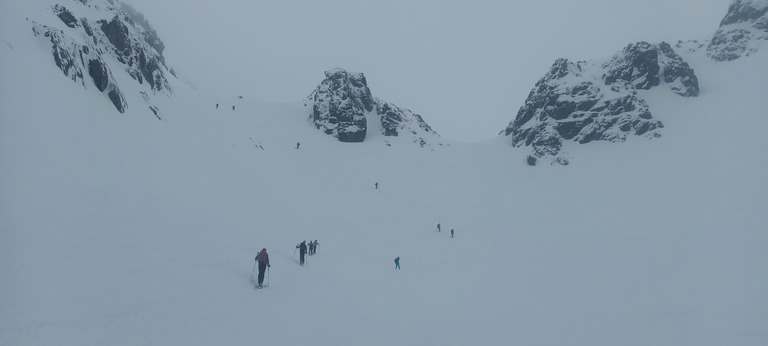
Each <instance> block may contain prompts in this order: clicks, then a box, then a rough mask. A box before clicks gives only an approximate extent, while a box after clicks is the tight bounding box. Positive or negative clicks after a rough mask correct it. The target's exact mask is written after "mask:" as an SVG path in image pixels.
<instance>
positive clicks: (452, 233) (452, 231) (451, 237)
mask: <svg viewBox="0 0 768 346" xmlns="http://www.w3.org/2000/svg"><path fill="white" fill-rule="evenodd" d="M451 238H453V228H451Z"/></svg>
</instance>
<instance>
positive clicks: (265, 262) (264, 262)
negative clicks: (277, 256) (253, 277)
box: [256, 248, 272, 288]
mask: <svg viewBox="0 0 768 346" xmlns="http://www.w3.org/2000/svg"><path fill="white" fill-rule="evenodd" d="M256 262H259V288H261V287H262V286H261V283H262V282H264V271H265V270H266V269H267V268H271V267H272V266H271V265H269V255H267V249H266V248H264V249H261V252H259V254H258V255H256Z"/></svg>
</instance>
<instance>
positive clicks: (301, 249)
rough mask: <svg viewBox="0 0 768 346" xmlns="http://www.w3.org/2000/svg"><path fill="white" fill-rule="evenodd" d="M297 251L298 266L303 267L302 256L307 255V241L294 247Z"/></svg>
mask: <svg viewBox="0 0 768 346" xmlns="http://www.w3.org/2000/svg"><path fill="white" fill-rule="evenodd" d="M296 248H297V249H299V265H302V266H303V265H304V255H305V254H306V253H307V241H306V240H305V241H302V242H301V244H299V245H296Z"/></svg>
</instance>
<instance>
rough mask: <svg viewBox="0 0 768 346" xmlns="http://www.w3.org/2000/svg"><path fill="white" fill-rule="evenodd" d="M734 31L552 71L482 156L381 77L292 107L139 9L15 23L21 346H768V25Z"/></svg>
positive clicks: (734, 12) (320, 88)
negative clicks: (227, 78)
mask: <svg viewBox="0 0 768 346" xmlns="http://www.w3.org/2000/svg"><path fill="white" fill-rule="evenodd" d="M243 6H245V5H243ZM265 6H266V5H265ZM727 8H728V6H723V12H722V13H721V14H720V16H719V17H720V18H718V19H716V20H715V21H714V22H713V23H712V26H713V30H712V31H711V32H703V33H701V35H700V36H701V37H703V38H704V39H701V38H700V37H694V38H692V39H691V40H689V38H688V37H681V38H680V41H669V42H666V43H663V42H661V40H652V39H651V38H648V39H647V40H646V39H645V38H642V39H636V38H634V37H632V38H630V37H628V38H627V40H626V41H625V42H623V43H622V44H621V45H619V46H614V47H608V48H605V49H606V50H603V51H601V52H596V53H595V55H594V56H592V57H588V59H590V60H585V61H580V60H578V59H580V58H578V57H577V58H573V57H572V56H570V55H567V56H558V57H557V58H563V59H556V58H553V59H551V60H550V61H547V62H546V64H544V67H543V68H542V69H541V70H539V71H537V79H538V80H540V82H539V83H535V80H533V81H527V82H524V81H519V82H520V83H521V84H524V85H523V86H519V88H523V89H525V94H524V95H521V96H520V97H519V100H520V101H519V102H514V101H513V100H511V99H510V100H507V101H506V102H507V103H508V104H507V105H505V109H507V110H509V113H508V114H507V115H506V118H505V119H506V120H505V122H503V123H501V124H498V125H494V126H495V127H494V129H495V133H491V134H490V135H489V138H490V139H488V140H485V141H483V142H480V143H461V142H458V141H455V140H454V139H453V138H452V137H450V136H445V135H443V133H442V132H441V131H439V130H436V129H435V128H433V127H432V122H431V120H430V117H429V114H428V113H426V111H427V110H422V109H419V108H416V107H413V106H411V105H409V104H400V102H398V100H393V99H391V98H390V97H389V95H390V94H389V93H388V92H387V91H384V92H380V91H379V90H380V89H379V88H377V84H376V80H377V78H374V77H373V76H377V77H378V76H380V74H379V73H373V76H372V74H371V73H370V72H369V70H367V69H358V68H357V67H356V66H346V65H341V66H339V65H335V66H326V67H323V68H322V69H317V70H314V71H312V73H311V76H310V77H308V78H310V79H311V80H312V82H311V83H306V84H304V83H288V82H287V81H286V84H281V87H282V86H284V85H290V87H291V88H295V89H296V90H298V91H297V92H298V93H299V94H300V95H301V97H298V98H296V99H295V100H293V101H292V102H266V101H265V100H264V99H259V97H265V98H267V99H269V98H270V97H269V96H266V95H268V94H262V93H260V91H258V90H263V88H265V87H263V85H265V84H266V85H269V84H270V83H269V80H263V79H259V78H255V77H253V76H252V75H249V74H248V73H245V72H244V73H243V80H247V85H248V86H253V89H252V90H254V91H253V92H249V89H248V88H246V87H244V85H246V84H240V82H238V83H233V84H238V86H237V89H236V90H243V89H245V90H243V92H242V93H234V92H231V91H230V90H229V88H230V87H231V86H229V85H217V84H212V85H207V84H208V83H209V82H212V81H213V80H214V79H205V78H203V79H201V80H198V81H195V80H194V78H190V77H189V76H191V75H194V74H195V73H193V72H192V71H189V70H188V69H187V68H183V69H177V68H176V66H178V65H182V66H190V65H194V64H192V63H189V62H188V61H191V60H193V59H192V57H186V56H185V55H183V54H182V55H175V56H174V55H173V54H170V51H171V48H170V47H172V46H173V45H174V43H173V42H172V41H171V40H169V39H168V38H166V37H165V36H164V35H163V32H164V31H163V30H162V29H158V30H155V29H157V28H162V27H166V28H167V27H168V23H162V24H158V23H155V22H154V21H153V20H152V17H150V16H144V15H142V14H140V11H141V10H142V9H141V8H140V7H138V6H137V7H135V8H133V9H131V8H128V7H125V6H123V5H122V3H120V2H118V1H113V0H59V1H54V0H50V1H39V2H38V1H35V2H26V1H14V2H3V3H1V4H0V62H2V63H0V280H2V287H3V289H2V290H0V344H3V345H5V344H8V345H38V344H56V345H105V344H106V345H136V344H158V345H168V344H172V345H175V344H192V345H210V344H229V345H250V344H254V343H258V344H262V343H266V344H270V345H274V344H276V345H294V344H302V343H313V344H318V345H361V344H362V345H385V344H386V345H393V344H395V345H408V344H417V345H446V344H448V345H499V344H524V345H530V344H534V345H538V344H541V345H554V344H577V345H586V344H600V345H602V344H643V345H756V344H757V345H760V344H765V343H766V341H768V334H766V332H765V326H766V325H768V299H766V298H768V296H766V292H768V277H767V276H766V275H763V273H764V272H765V271H764V268H763V267H764V264H765V263H768V233H767V232H766V229H768V213H766V212H765V211H766V210H768V183H766V181H765V177H766V176H768V157H766V156H765V155H764V151H765V148H766V147H768V140H766V137H765V133H766V130H768V117H766V116H765V115H766V109H768V98H765V95H767V94H768V85H767V84H766V81H768V52H767V50H768V49H766V46H765V43H766V42H765V41H766V39H765V38H766V35H764V29H766V28H768V27H766V26H764V25H763V23H765V20H766V19H765V18H766V17H765V9H766V8H768V2H766V1H755V0H751V1H744V0H738V1H734V2H733V4H732V6H730V10H729V11H727V12H726V9H727ZM176 9H177V10H179V11H182V10H184V8H183V7H178V8H176ZM609 9H610V8H607V9H606V11H608V10H609ZM761 11H762V12H761ZM210 15H219V14H210ZM193 17H194V16H193ZM370 17H374V16H373V15H372V16H370ZM721 18H724V19H723V20H722V21H720V23H721V29H720V30H718V31H717V33H715V29H716V28H717V21H718V20H720V19H721ZM184 20H188V19H184ZM371 20H372V21H376V19H375V18H372V19H371ZM233 22H234V23H235V24H237V25H238V26H235V27H238V28H243V27H246V26H245V25H246V23H245V22H239V23H238V22H237V21H233ZM200 25H202V24H200ZM233 25H234V24H233ZM678 25H682V24H680V23H678ZM210 30H211V31H212V32H216V31H215V30H214V29H210ZM242 30H244V32H247V31H248V30H247V29H242ZM733 30H744V31H739V32H740V33H744V35H736V36H734V35H733V33H734V31H733ZM313 32H323V31H322V30H319V31H318V30H316V31H313ZM324 34H325V33H324ZM233 35H234V34H233ZM238 35H240V34H239V33H238V34H236V35H234V37H240V36H238ZM328 35H330V34H328ZM542 35H543V36H542V37H541V39H544V37H546V35H544V34H542ZM191 36H195V39H197V40H200V39H202V38H203V37H204V36H205V35H203V36H197V35H191ZM275 36H276V37H280V35H279V33H276V34H275ZM331 37H332V36H331ZM733 37H738V39H731V38H733ZM709 38H713V39H712V40H709ZM744 38H746V40H743V39H744ZM537 39H538V38H537ZM644 40H645V41H644ZM201 42H203V43H204V42H206V41H205V40H203V41H201ZM203 43H200V47H201V49H203V47H206V45H205V44H203ZM166 47H168V48H166ZM622 47H624V48H622ZM742 48H743V49H742ZM212 49H213V48H212ZM214 50H215V49H214ZM606 51H608V52H609V53H607V54H606V53H605V52H606ZM229 53H230V52H226V51H221V52H219V53H217V54H218V60H216V63H217V64H228V63H232V64H235V62H237V61H238V60H239V59H240V58H239V57H238V58H235V57H233V56H231V55H229ZM721 53H724V54H725V55H722V54H721ZM190 54H191V53H190ZM736 54H738V56H737V57H734V56H735V55H736ZM720 56H727V57H728V59H719V58H716V57H720ZM172 57H173V58H172ZM230 58H232V60H229V59H230ZM731 58H732V59H731ZM185 59H189V60H185ZM248 61H249V64H242V65H238V64H236V65H238V66H241V67H240V68H241V69H242V70H244V71H245V70H247V69H248V68H249V66H254V65H260V64H261V62H260V61H259V60H258V57H257V56H250V57H248ZM553 63H554V64H553ZM513 65H514V68H515V69H520V70H527V69H529V67H528V66H526V65H523V66H522V67H521V66H520V65H516V64H513ZM336 67H338V68H336ZM198 68H200V69H206V68H207V66H206V65H202V66H199V67H198ZM303 68H305V67H303V66H297V67H296V73H299V71H301V70H302V69H303ZM510 68H513V67H510ZM466 72H467V71H464V70H462V71H460V73H458V74H456V75H454V76H453V79H454V80H455V81H456V83H455V84H456V85H466V84H467V83H469V84H472V83H471V82H469V81H465V80H463V79H461V78H460V76H466V74H465V73H466ZM470 72H471V71H470ZM694 77H695V81H696V82H697V83H696V84H697V86H696V88H694V87H693V86H694V84H693V80H694ZM286 78H287V80H292V77H291V78H288V77H286ZM414 78H415V77H414ZM200 81H204V82H205V83H206V84H204V85H201V84H200V83H201V82H200ZM464 82H466V83H464ZM510 83H518V81H510ZM406 84H407V83H406ZM475 86H478V85H477V84H475ZM217 88H219V90H220V92H217V93H215V94H214V93H212V92H211V90H215V89H217ZM382 89H387V88H382ZM529 91H530V92H529ZM114 95H117V96H114ZM251 95H257V96H253V97H252V96H251ZM471 95H472V93H469V94H467V96H466V98H467V99H471V97H470V96H471ZM526 95H528V99H526V98H525V96H526ZM280 101H284V100H280ZM602 104H607V105H608V106H606V107H605V108H601V105H602ZM616 104H618V105H620V107H612V105H616ZM406 107H407V108H406ZM550 115H554V116H550ZM587 119H591V120H589V121H587ZM614 120H615V121H614ZM478 121H480V120H478ZM505 123H509V127H508V128H504V125H505ZM594 124H601V126H593V125H594ZM627 124H629V125H627ZM641 130H645V131H641ZM499 131H502V133H501V134H499ZM507 131H509V132H508V133H507ZM496 134H498V135H497V136H495V137H493V136H494V135H496ZM491 137H492V138H491ZM529 138H530V139H531V142H530V143H527V141H528V139H529ZM587 139H589V140H587ZM538 140H541V142H537V141H538ZM553 143H554V144H556V145H553V146H549V144H553ZM297 144H300V146H299V145H297ZM539 149H541V150H542V151H541V152H543V153H544V155H537V150H539ZM554 149H556V151H554V152H553V151H550V150H554ZM532 158H534V159H535V160H533V161H535V162H533V163H532V162H531V159H532ZM565 162H567V163H568V165H567V166H563V165H561V164H563V163H565ZM534 163H535V166H531V165H532V164H534ZM550 163H555V164H554V165H552V164H550ZM438 223H440V224H441V225H442V231H441V232H438V231H437V229H436V225H437V224H438ZM451 229H453V230H455V232H456V236H455V238H451V237H450V236H449V235H448V234H447V233H448V232H449V231H450V230H451ZM313 239H317V240H318V241H319V243H320V247H319V250H318V254H317V255H314V256H311V257H309V259H308V263H307V265H306V266H303V267H301V266H299V265H298V263H297V258H296V255H295V252H294V251H295V245H296V244H297V243H298V242H300V241H302V240H313ZM262 248H267V250H268V252H269V254H270V261H271V265H272V267H271V269H274V270H275V275H271V269H270V271H269V272H268V276H267V277H268V279H267V281H266V282H267V283H268V284H269V287H268V288H266V289H261V290H258V291H255V290H254V289H253V285H254V281H253V280H254V279H253V278H252V275H251V273H253V258H254V256H255V254H256V251H258V250H260V249H262ZM395 257H400V258H401V260H400V263H401V266H402V269H401V270H394V269H393V268H394V264H393V262H392V260H393V259H394V258H395Z"/></svg>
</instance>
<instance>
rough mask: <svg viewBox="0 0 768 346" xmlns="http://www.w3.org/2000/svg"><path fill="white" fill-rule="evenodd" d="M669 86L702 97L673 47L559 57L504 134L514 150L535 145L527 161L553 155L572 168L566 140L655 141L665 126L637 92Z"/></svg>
mask: <svg viewBox="0 0 768 346" xmlns="http://www.w3.org/2000/svg"><path fill="white" fill-rule="evenodd" d="M662 81H664V83H665V84H666V85H667V86H668V87H669V88H670V89H671V90H672V91H673V92H674V93H676V94H678V95H680V96H685V97H689V96H697V95H698V94H699V84H698V78H696V75H695V74H694V71H693V69H691V67H690V66H689V65H688V64H687V63H686V62H684V61H683V60H682V58H680V56H678V55H677V54H676V53H675V51H674V49H672V47H670V46H669V44H667V43H665V42H662V43H660V44H657V45H652V44H649V43H646V42H639V43H636V44H630V45H628V46H627V47H625V48H624V49H622V50H621V51H620V52H618V53H617V54H616V55H614V56H613V57H612V58H611V59H609V60H608V61H605V62H602V63H601V62H598V61H591V62H587V61H580V62H575V63H574V62H571V61H569V60H567V59H558V60H557V61H555V63H554V64H553V65H552V67H551V68H550V70H549V72H547V73H546V74H545V75H544V77H542V78H541V80H539V81H538V82H537V83H536V86H535V87H534V89H533V90H531V93H530V94H529V95H528V98H527V99H526V101H525V104H524V105H523V106H522V107H521V108H520V110H519V111H518V113H517V116H516V117H515V119H514V120H513V121H512V122H510V124H509V126H507V128H506V129H505V130H504V131H502V134H504V135H506V136H509V137H510V138H511V143H512V145H513V146H515V147H521V146H528V147H531V150H532V152H531V154H530V155H529V157H528V159H527V162H528V164H530V165H535V164H536V163H537V162H538V161H539V160H540V159H541V158H544V157H549V158H551V162H552V163H556V164H563V165H565V164H568V162H569V158H568V155H567V153H565V152H564V151H563V145H564V143H565V142H567V141H570V142H576V143H580V144H585V143H589V142H592V141H609V142H621V141H625V140H626V139H627V137H628V136H630V135H634V136H643V137H647V138H655V137H660V136H661V129H662V128H663V127H664V126H663V124H662V123H661V122H660V121H657V120H654V119H653V117H652V115H651V112H650V109H649V107H648V105H647V104H646V102H645V101H644V100H643V99H642V97H640V95H639V94H638V92H637V90H638V89H646V90H647V89H650V88H653V87H656V86H659V85H661V82H662Z"/></svg>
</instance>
